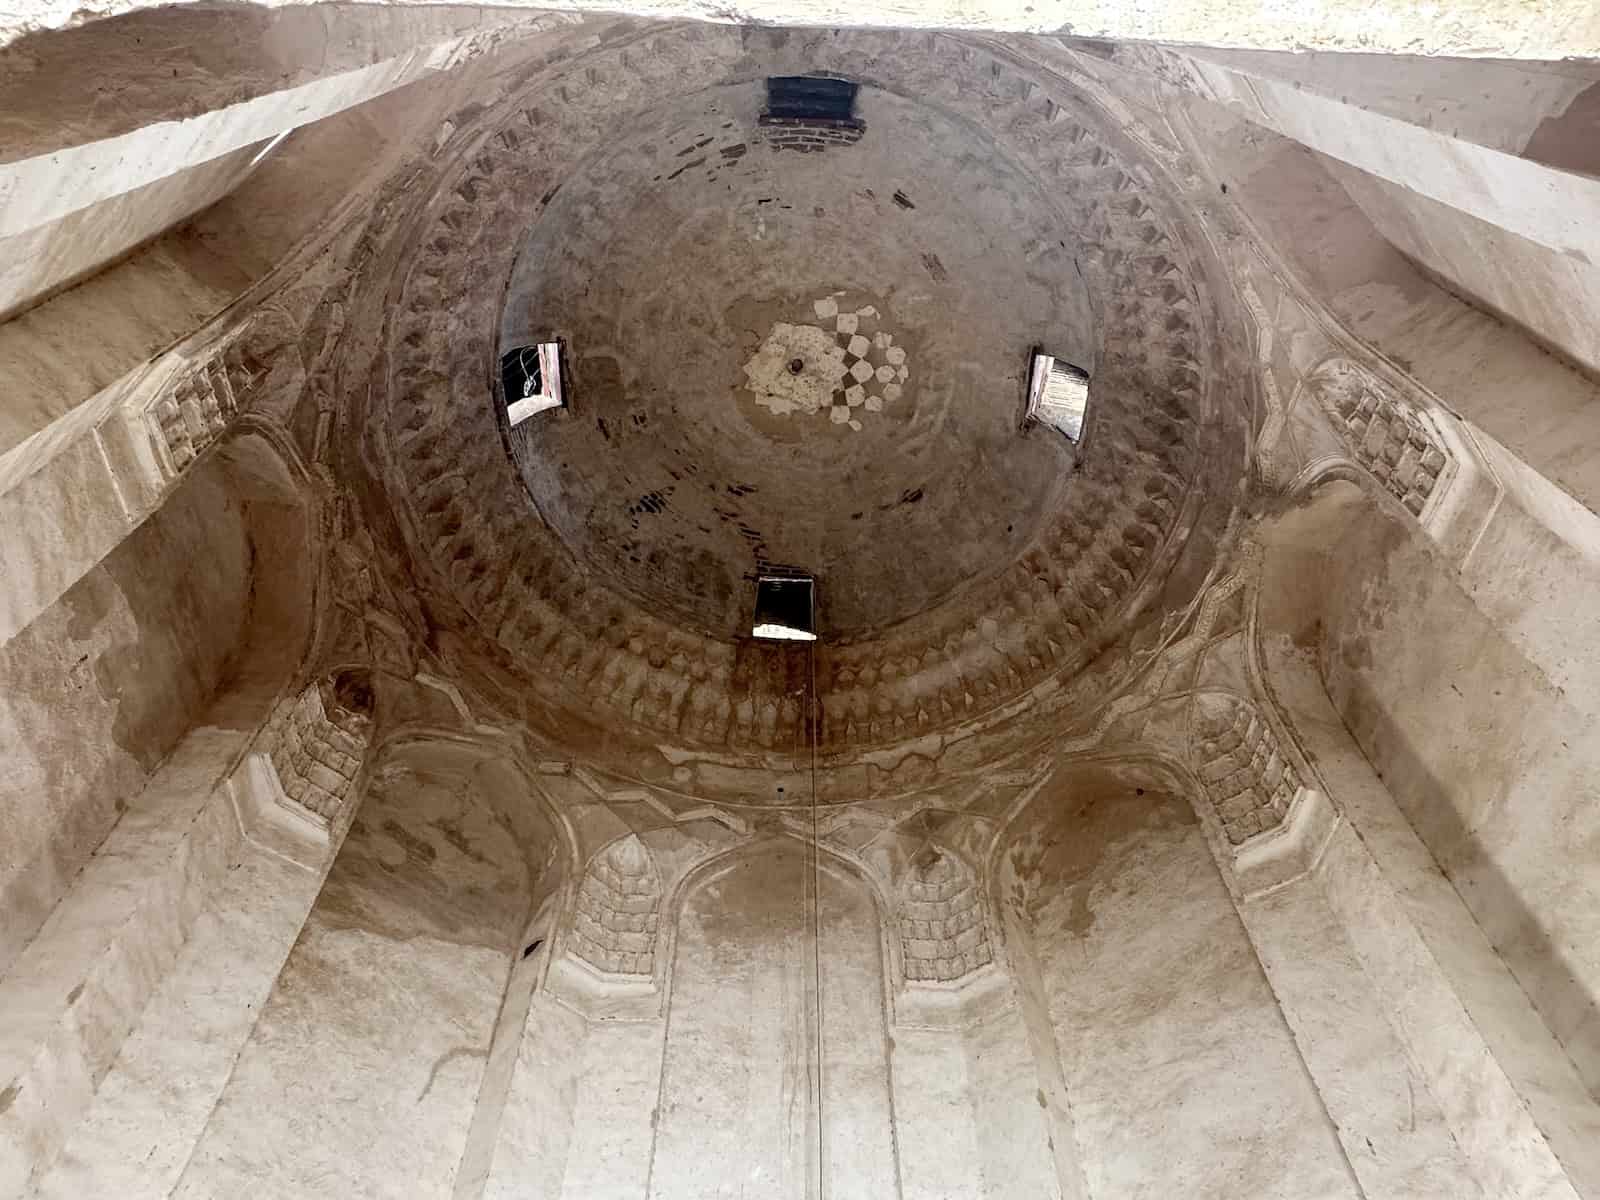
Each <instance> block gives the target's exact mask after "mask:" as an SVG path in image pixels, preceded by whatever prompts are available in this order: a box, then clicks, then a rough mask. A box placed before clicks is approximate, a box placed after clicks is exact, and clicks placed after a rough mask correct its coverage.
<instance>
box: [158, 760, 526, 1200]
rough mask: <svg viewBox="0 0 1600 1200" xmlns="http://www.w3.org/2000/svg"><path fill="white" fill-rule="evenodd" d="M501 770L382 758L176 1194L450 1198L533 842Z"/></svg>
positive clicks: (517, 927) (522, 800) (508, 776)
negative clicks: (398, 1192) (522, 829)
mask: <svg viewBox="0 0 1600 1200" xmlns="http://www.w3.org/2000/svg"><path fill="white" fill-rule="evenodd" d="M515 780H516V777H515V774H514V773H513V772H510V771H509V770H508V769H506V768H505V767H503V766H496V765H495V764H494V763H491V762H487V761H486V760H485V756H484V753H483V751H481V750H480V749H476V748H472V747H466V746H460V745H452V744H449V743H439V742H425V743H419V744H411V745H404V746H401V747H397V748H395V749H394V750H392V751H391V752H390V753H389V755H388V756H387V757H386V759H385V760H384V761H383V765H382V766H380V767H379V768H378V773H377V775H376V777H375V780H374V783H373V786H372V788H371V790H370V792H369V794H368V795H367V797H366V799H365V800H364V801H363V803H362V807H361V809H360V811H359V815H358V816H357V819H356V822H355V824H354V825H353V826H352V827H351V831H350V834H349V837H348V838H347V839H346V841H345V844H344V847H343V849H342V850H341V851H340V854H339V857H338V859H337V860H336V862H335V863H334V866H333V869H332V870H331V871H330V873H329V876H328V880H327V882H326V884H325V885H324V887H323V890H322V893H321V895H320V896H319V897H318V899H317V903H316V905H315V907H314V908H313V909H312V912H311V915H310V917H309V918H308V919H307V922H306V926H305V928H304V929H303V930H302V932H301V935H300V939H299V941H298V943H297V944H296V946H295V948H294V950H293V951H292V952H291V954H290V956H289V960H288V963H287V964H286V965H285V967H284V970H283V972H282V974H281V975H280V976H279V978H278V981H277V983H276V985H275V986H274V988H273V992H272V996H271V998H270V999H269V1000H268V1002H267V1006H266V1008H265V1010H264V1011H263V1013H262V1015H261V1019H260V1021H259V1022H258V1023H257V1025H256V1028H255V1030H254V1032H253V1033H252V1035H251V1038H250V1041H249V1043H248V1044H247V1045H246V1046H245V1048H244V1050H243V1052H242V1053H241V1055H240V1057H239V1061H238V1063H237V1065H236V1067H235V1069H234V1072H233V1077H232V1078H231V1079H230V1080H229V1083H228V1086H227V1089H226V1090H225V1091H224V1093H223V1095H222V1098H221V1100H220V1102H219V1103H218V1105H217V1108H216V1110H215V1111H214V1113H213V1114H212V1117H211V1120H210V1123H209V1124H208V1126H207V1128H206V1131H205V1134H204V1136H203V1137H202V1138H201V1141H200V1144H199V1146H198V1147H197V1149H196V1151H195V1154H194V1156H193V1158H192V1159H191V1161H190V1164H189V1166H188V1168H187V1170H186V1171H185V1172H184V1176H183V1179H182V1182H181V1184H180V1185H179V1187H178V1188H177V1189H176V1191H175V1192H174V1193H173V1194H174V1195H175V1196H182V1197H189V1198H199V1197H212V1196H218V1195H240V1194H245V1193H248V1192H251V1191H255V1190H265V1191H266V1192H269V1193H270V1194H272V1195H275V1196H282V1197H285V1198H288V1197H296V1196H302V1197H308V1198H309V1197H317V1196H326V1195H328V1194H329V1192H330V1191H336V1192H338V1193H339V1194H341V1195H349V1196H387V1195H392V1194H393V1193H394V1190H395V1188H396V1186H397V1182H396V1181H399V1180H404V1181H405V1183H404V1185H403V1186H404V1189H405V1190H406V1191H408V1192H409V1193H411V1194H415V1195H430V1196H443V1195H449V1194H450V1192H451V1189H452V1185H453V1180H454V1178H455V1175H456V1172H457V1169H458V1167H459V1165H460V1163H461V1159H462V1154H463V1151H464V1149H465V1146H466V1140H467V1133H468V1128H469V1125H470V1122H471V1119H472V1114H473V1108H474V1105H475V1104H476V1102H477V1099H478V1091H479V1084H480V1082H481V1079H482V1076H483V1071H484V1066H485V1059H486V1056H487V1054H488V1052H489V1049H490V1039H491V1035H492V1033H493V1030H494V1025H495V1021H496V1018H497V1016H498V1014H499V1011H500V1007H501V1000H502V995H503V992H504V989H505V986H506V983H507V980H508V979H509V977H510V973H511V963H512V961H513V954H514V953H515V952H516V951H517V950H518V949H520V947H519V942H518V939H519V938H520V936H521V934H522V932H523V930H524V928H525V927H526V924H527V922H528V920H529V919H530V917H531V912H530V904H531V900H532V896H533V893H534V887H535V881H536V878H537V873H538V867H537V864H538V863H540V862H542V852H543V850H544V849H545V848H544V847H536V846H532V845H529V844H527V843H526V842H525V841H524V840H523V839H522V838H520V837H519V836H518V835H517V833H516V832H515V830H514V828H513V825H512V818H511V817H510V816H509V815H508V810H509V809H510V807H511V806H513V805H516V806H519V807H520V806H525V805H527V803H528V797H527V796H526V794H525V793H523V794H521V795H519V794H517V785H516V782H515ZM535 856H537V857H535ZM307 1128H315V1130H316V1135H315V1136H314V1137H311V1138H309V1139H308V1138H306V1137H303V1136H301V1132H300V1131H302V1130H304V1129H307ZM424 1130H425V1131H426V1136H419V1132H420V1131H424Z"/></svg>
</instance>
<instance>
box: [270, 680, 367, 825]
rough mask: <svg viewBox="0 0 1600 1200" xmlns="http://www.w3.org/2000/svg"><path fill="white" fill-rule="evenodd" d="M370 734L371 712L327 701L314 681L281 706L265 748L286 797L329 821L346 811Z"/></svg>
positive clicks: (328, 822) (321, 821) (320, 687)
mask: <svg viewBox="0 0 1600 1200" xmlns="http://www.w3.org/2000/svg"><path fill="white" fill-rule="evenodd" d="M371 736H372V721H371V719H370V718H369V717H367V716H365V715H363V714H361V713H352V712H347V711H346V710H344V709H342V708H340V707H338V706H337V705H336V704H333V703H330V702H328V701H327V700H325V698H324V696H323V688H322V685H320V684H316V683H313V684H311V686H309V687H307V688H306V689H305V691H303V692H301V693H300V695H298V696H296V697H294V698H293V699H291V700H286V701H284V702H283V704H282V705H280V706H279V709H278V711H277V712H276V713H275V714H274V715H273V718H272V721H271V724H270V725H269V727H268V730H267V736H266V743H265V745H264V747H263V749H264V750H265V751H266V753H267V757H268V758H269V759H270V760H271V762H272V767H273V770H274V771H276V772H277V774H278V783H279V784H280V786H281V787H282V788H283V795H284V797H285V798H286V799H287V800H289V801H290V802H292V803H294V804H297V805H299V806H300V807H301V808H302V809H304V810H305V811H306V812H307V813H309V814H311V815H312V816H313V817H314V818H315V819H316V820H317V821H318V822H319V823H320V824H324V825H326V824H331V823H334V822H336V821H337V820H338V819H339V818H340V817H341V816H342V815H343V814H344V811H345V806H346V805H347V804H348V803H349V801H350V795H351V791H352V789H353V787H354V785H355V780H356V776H357V775H358V774H359V773H360V771H361V760H362V759H363V758H364V757H365V756H366V752H367V743H368V741H369V740H370V739H371Z"/></svg>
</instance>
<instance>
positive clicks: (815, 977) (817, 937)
mask: <svg viewBox="0 0 1600 1200" xmlns="http://www.w3.org/2000/svg"><path fill="white" fill-rule="evenodd" d="M806 667H807V675H808V676H809V678H808V680H807V685H806V723H807V725H809V726H810V733H811V977H812V982H813V984H814V986H815V987H816V1023H817V1200H826V1197H825V1190H826V1189H825V1186H824V1175H823V1163H822V1153H823V1147H824V1145H825V1141H824V1139H823V1133H822V1131H823V1121H822V841H821V838H820V837H819V836H818V833H817V736H818V730H817V727H818V726H819V725H820V724H821V720H820V714H819V713H818V712H817V644H816V643H815V642H812V643H810V644H809V645H807V646H806Z"/></svg>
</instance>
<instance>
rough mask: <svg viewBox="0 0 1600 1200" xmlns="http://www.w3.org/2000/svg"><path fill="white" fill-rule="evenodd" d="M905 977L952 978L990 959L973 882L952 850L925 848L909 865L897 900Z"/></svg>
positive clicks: (920, 979)
mask: <svg viewBox="0 0 1600 1200" xmlns="http://www.w3.org/2000/svg"><path fill="white" fill-rule="evenodd" d="M900 947H901V950H902V951H903V957H904V959H905V973H906V979H907V980H908V981H912V982H924V983H927V982H939V983H953V982H955V981H956V980H959V979H962V978H964V977H965V976H967V975H970V974H972V972H974V971H976V970H978V969H979V968H980V967H985V966H987V965H988V964H989V963H991V962H993V961H994V952H993V950H992V949H991V948H990V943H989V927H988V922H987V921H986V920H985V919H984V915H983V903H982V901H981V899H980V897H979V895H978V888H977V885H976V884H975V883H974V882H973V878H972V873H971V872H970V871H968V870H967V868H966V865H965V864H964V863H962V861H961V860H960V859H959V858H957V857H956V856H955V855H953V854H941V853H939V852H937V851H932V850H930V851H929V852H928V853H927V855H926V857H925V858H924V860H922V861H921V862H919V863H918V864H917V865H916V866H914V867H913V868H912V871H911V873H910V875H909V876H908V877H907V879H906V882H905V885H904V894H903V896H902V898H901V901H900Z"/></svg>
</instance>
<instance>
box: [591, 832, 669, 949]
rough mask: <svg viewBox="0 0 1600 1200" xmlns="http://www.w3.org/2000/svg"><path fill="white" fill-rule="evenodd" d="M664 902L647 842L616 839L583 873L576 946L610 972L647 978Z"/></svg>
mask: <svg viewBox="0 0 1600 1200" xmlns="http://www.w3.org/2000/svg"><path fill="white" fill-rule="evenodd" d="M660 904H661V881H660V879H659V878H658V877H657V875H656V869H655V865H654V863H652V862H651V859H650V852H649V851H648V850H646V849H645V848H644V844H643V843H642V842H640V841H639V839H638V838H637V837H634V836H632V835H630V836H628V837H625V838H621V839H619V840H617V841H615V842H612V843H611V845H610V846H608V847H606V849H605V850H604V851H602V852H601V853H600V854H598V855H596V856H595V858H594V859H593V860H592V861H591V862H590V863H589V869H588V870H587V871H586V872H584V876H583V883H582V885H581V886H580V887H579V889H578V911H577V914H576V916H575V918H574V920H573V930H572V944H573V949H574V950H575V951H576V952H577V954H578V956H579V957H580V958H582V959H583V960H584V961H585V962H587V963H589V965H590V966H592V967H594V968H595V969H596V970H600V971H604V972H606V973H607V974H609V975H642V976H649V975H650V974H651V973H652V972H654V970H655V959H656V924H657V921H658V919H659V917H658V911H657V910H658V909H659V907H660Z"/></svg>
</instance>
